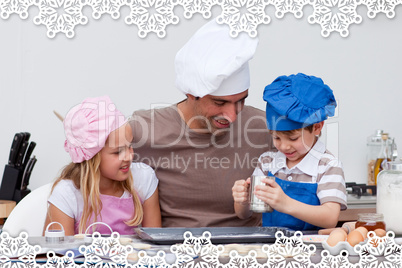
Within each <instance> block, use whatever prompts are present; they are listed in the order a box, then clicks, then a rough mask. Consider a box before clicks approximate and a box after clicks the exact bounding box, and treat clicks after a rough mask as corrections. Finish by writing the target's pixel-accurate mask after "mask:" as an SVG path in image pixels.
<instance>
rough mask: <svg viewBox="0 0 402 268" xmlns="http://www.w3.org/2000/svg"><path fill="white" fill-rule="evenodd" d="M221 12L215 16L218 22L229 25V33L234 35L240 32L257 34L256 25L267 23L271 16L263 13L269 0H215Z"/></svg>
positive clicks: (252, 35)
mask: <svg viewBox="0 0 402 268" xmlns="http://www.w3.org/2000/svg"><path fill="white" fill-rule="evenodd" d="M217 3H218V4H219V5H220V6H221V7H222V14H221V15H219V16H218V17H217V18H216V21H217V22H218V23H219V24H223V23H226V24H228V25H229V26H230V35H231V36H232V37H236V36H237V35H238V34H239V33H240V32H247V33H248V34H249V35H250V36H251V37H256V36H257V26H258V25H260V24H261V23H264V24H268V23H270V21H271V18H270V17H269V16H268V15H267V14H266V13H265V7H266V6H267V5H268V4H269V0H217Z"/></svg>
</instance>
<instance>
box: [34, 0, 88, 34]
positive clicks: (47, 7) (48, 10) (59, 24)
mask: <svg viewBox="0 0 402 268" xmlns="http://www.w3.org/2000/svg"><path fill="white" fill-rule="evenodd" d="M34 1H35V2H34V4H35V5H36V6H38V7H39V15H38V16H36V17H35V18H34V23H35V24H37V25H40V24H43V25H45V26H46V27H47V36H48V37H49V38H53V37H55V36H56V34H57V33H59V32H62V33H64V34H65V35H66V36H67V37H68V38H72V37H73V36H74V34H75V33H74V28H75V26H76V25H78V24H86V23H87V22H88V18H87V17H86V16H84V14H83V13H82V8H83V7H84V6H85V5H86V1H85V0H34Z"/></svg>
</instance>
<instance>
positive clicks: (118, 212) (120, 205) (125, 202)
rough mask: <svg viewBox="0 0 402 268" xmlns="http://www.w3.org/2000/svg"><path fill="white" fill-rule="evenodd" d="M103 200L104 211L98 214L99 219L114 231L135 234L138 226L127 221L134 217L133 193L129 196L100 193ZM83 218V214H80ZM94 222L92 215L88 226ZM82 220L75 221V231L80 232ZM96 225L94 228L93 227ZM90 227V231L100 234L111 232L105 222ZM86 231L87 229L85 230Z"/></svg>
mask: <svg viewBox="0 0 402 268" xmlns="http://www.w3.org/2000/svg"><path fill="white" fill-rule="evenodd" d="M100 198H101V201H102V211H101V213H100V216H98V218H97V221H98V222H103V223H106V224H107V225H109V226H110V228H112V230H113V232H118V233H119V234H120V235H127V234H133V233H134V228H135V227H136V226H128V225H127V224H125V223H124V222H125V221H128V220H130V219H132V218H133V215H134V203H133V198H132V197H131V195H130V196H129V197H124V198H122V197H115V196H110V195H102V194H101V195H100ZM79 219H81V215H80V216H79ZM93 222H94V215H92V217H91V219H90V221H89V224H88V225H87V227H88V226H89V225H90V224H91V223H93ZM79 224H80V221H77V222H76V223H75V233H78V226H79ZM92 227H94V228H92ZM92 227H91V228H89V230H88V233H89V234H91V233H93V232H95V231H96V232H99V233H100V234H110V230H109V228H107V227H106V226H105V225H103V224H97V225H94V226H92ZM83 232H85V230H83Z"/></svg>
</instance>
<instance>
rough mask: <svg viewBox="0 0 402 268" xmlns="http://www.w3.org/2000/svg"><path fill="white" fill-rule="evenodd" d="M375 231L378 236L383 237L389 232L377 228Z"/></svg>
mask: <svg viewBox="0 0 402 268" xmlns="http://www.w3.org/2000/svg"><path fill="white" fill-rule="evenodd" d="M374 233H375V234H376V236H378V237H383V236H385V235H386V234H387V232H386V231H385V230H384V229H375V230H374Z"/></svg>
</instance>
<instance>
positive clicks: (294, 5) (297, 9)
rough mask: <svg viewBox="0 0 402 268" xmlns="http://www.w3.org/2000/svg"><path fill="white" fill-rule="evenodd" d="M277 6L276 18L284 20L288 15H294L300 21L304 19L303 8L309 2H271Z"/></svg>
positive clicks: (300, 0)
mask: <svg viewBox="0 0 402 268" xmlns="http://www.w3.org/2000/svg"><path fill="white" fill-rule="evenodd" d="M271 2H272V4H273V5H274V6H275V9H276V11H275V16H276V17H277V18H283V16H284V15H285V14H286V13H289V12H290V13H293V15H294V16H295V17H296V18H298V19H300V18H301V17H303V8H304V6H305V5H306V4H307V0H271Z"/></svg>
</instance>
